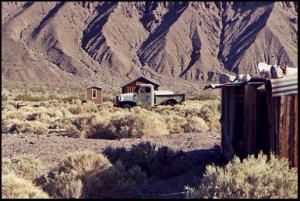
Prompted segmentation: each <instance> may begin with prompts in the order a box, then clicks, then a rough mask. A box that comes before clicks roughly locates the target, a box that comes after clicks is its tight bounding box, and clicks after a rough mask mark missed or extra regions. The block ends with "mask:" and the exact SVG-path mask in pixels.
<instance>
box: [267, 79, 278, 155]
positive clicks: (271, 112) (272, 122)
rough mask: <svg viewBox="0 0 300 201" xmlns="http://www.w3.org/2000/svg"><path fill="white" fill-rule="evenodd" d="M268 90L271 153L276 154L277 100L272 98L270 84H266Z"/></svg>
mask: <svg viewBox="0 0 300 201" xmlns="http://www.w3.org/2000/svg"><path fill="white" fill-rule="evenodd" d="M265 88H266V97H267V98H266V101H267V103H266V104H267V107H268V120H269V121H268V126H269V136H270V152H273V153H274V154H276V153H277V152H276V110H275V98H272V88H271V86H270V85H269V83H266V84H265Z"/></svg>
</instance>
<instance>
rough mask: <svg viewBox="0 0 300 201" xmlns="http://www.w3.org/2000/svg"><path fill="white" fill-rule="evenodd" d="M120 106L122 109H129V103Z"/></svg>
mask: <svg viewBox="0 0 300 201" xmlns="http://www.w3.org/2000/svg"><path fill="white" fill-rule="evenodd" d="M122 108H124V109H131V105H128V104H124V105H122Z"/></svg>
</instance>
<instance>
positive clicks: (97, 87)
mask: <svg viewBox="0 0 300 201" xmlns="http://www.w3.org/2000/svg"><path fill="white" fill-rule="evenodd" d="M90 88H96V89H102V87H99V86H90V87H87V88H85V89H90Z"/></svg>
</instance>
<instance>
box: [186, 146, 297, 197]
mask: <svg viewBox="0 0 300 201" xmlns="http://www.w3.org/2000/svg"><path fill="white" fill-rule="evenodd" d="M186 190H187V197H188V198H198V199H201V198H209V199H212V198H217V199H220V198H221V199H222V198H225V199H226V198H231V199H237V198H247V199H249V198H252V199H253V198H254V199H271V198H272V199H274V198H275V199H278V198H298V172H297V170H296V169H295V168H289V163H288V160H287V159H285V158H281V159H280V158H278V157H277V156H275V155H274V154H271V155H270V157H269V158H268V157H267V155H264V154H263V153H262V152H260V153H259V154H258V156H257V157H255V156H254V155H250V156H248V158H246V159H244V160H243V161H241V160H240V159H239V158H238V157H236V156H235V157H234V158H233V160H232V161H231V162H229V163H228V164H227V165H226V166H225V167H218V166H215V165H209V166H207V168H206V173H205V174H204V177H203V178H202V179H201V184H200V186H199V187H197V188H192V187H189V186H186Z"/></svg>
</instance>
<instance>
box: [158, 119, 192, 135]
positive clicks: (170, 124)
mask: <svg viewBox="0 0 300 201" xmlns="http://www.w3.org/2000/svg"><path fill="white" fill-rule="evenodd" d="M186 120H187V119H186V118H184V117H181V116H177V115H169V116H164V121H165V123H166V125H167V129H168V130H169V132H170V134H172V133H184V132H185V131H184V128H183V125H185V124H186Z"/></svg>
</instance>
